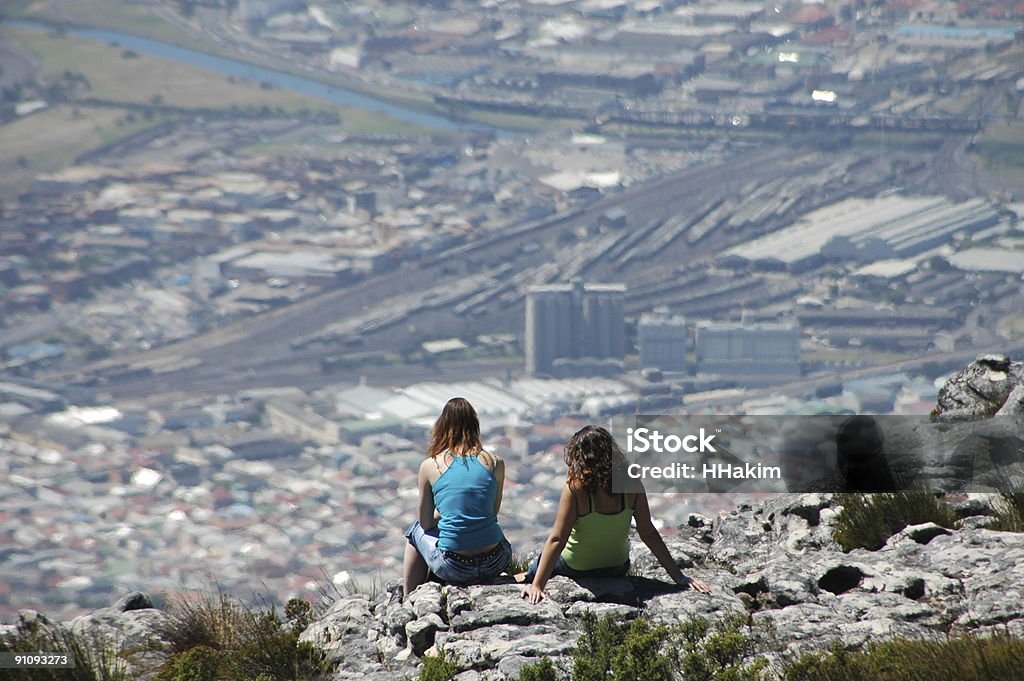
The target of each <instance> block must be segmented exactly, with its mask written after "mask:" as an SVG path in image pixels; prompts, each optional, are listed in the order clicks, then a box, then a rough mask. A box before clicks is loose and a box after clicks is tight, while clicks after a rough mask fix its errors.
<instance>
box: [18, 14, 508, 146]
mask: <svg viewBox="0 0 1024 681" xmlns="http://www.w3.org/2000/svg"><path fill="white" fill-rule="evenodd" d="M0 25H7V26H13V27H16V28H27V29H31V30H36V31H55V30H58V29H59V30H62V31H65V32H66V33H67V34H68V35H74V36H78V37H81V38H86V39H88V40H96V41H99V42H104V43H108V44H116V45H118V46H120V47H123V48H125V49H128V50H132V51H134V52H138V53H141V54H148V55H150V56H153V57H159V58H160V59H167V60H169V61H174V62H178V63H180V64H187V65H189V66H196V67H199V68H202V69H206V70H208V71H214V72H217V73H222V74H224V75H226V76H232V77H235V78H243V79H246V80H251V81H255V82H258V83H267V84H269V85H272V86H274V87H276V88H280V89H281V90H287V91H289V92H295V93H298V94H302V95H307V96H309V97H316V98H317V99H323V100H326V101H329V102H334V103H335V104H341V105H343V106H349V107H353V108H356V109H362V110H364V111H371V112H374V113H381V114H384V115H386V116H390V117H391V118H394V119H396V120H399V121H402V122H405V123H411V124H413V125H418V126H422V127H426V128H434V129H437V130H442V131H479V132H492V133H500V132H505V131H501V130H499V129H498V128H494V127H491V126H486V125H482V124H479V123H469V122H466V121H460V120H456V119H453V118H447V117H445V116H442V115H439V114H434V113H430V112H427V111H421V110H418V109H414V108H411V107H406V106H402V105H401V104H397V103H395V102H390V101H387V100H384V99H381V98H379V97H374V96H373V95H368V94H365V93H362V92H356V91H354V90H349V89H346V88H344V87H339V86H337V85H329V84H327V83H322V82H320V81H317V80H314V79H312V78H305V77H303V76H296V75H293V74H290V73H284V72H282V71H277V70H275V69H271V68H266V67H263V66H257V65H255V64H250V63H248V62H244V61H241V60H238V59H230V58H228V57H221V56H218V55H215V54H210V53H208V52H203V51H201V50H194V49H191V48H188V47H181V46H179V45H172V44H170V43H164V42H160V41H159V40H153V39H152V38H143V37H141V36H137V35H132V34H130V33H120V32H118V31H110V30H107V29H99V28H84V27H80V26H60V27H57V26H51V25H48V24H45V23H41V22H36V21H26V20H20V19H18V20H7V21H3V22H0Z"/></svg>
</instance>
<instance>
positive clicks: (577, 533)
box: [562, 494, 633, 570]
mask: <svg viewBox="0 0 1024 681" xmlns="http://www.w3.org/2000/svg"><path fill="white" fill-rule="evenodd" d="M622 505H623V506H625V505H626V495H625V494H623V495H622ZM632 518H633V509H631V508H623V509H622V510H621V511H619V512H618V513H599V512H598V511H597V508H596V507H595V506H594V495H593V494H591V495H590V513H588V514H586V515H582V516H578V517H577V518H576V522H575V523H574V524H573V526H572V531H571V532H570V533H569V540H568V541H566V543H565V548H564V549H562V560H564V561H565V563H566V565H568V566H569V567H571V568H572V569H573V570H596V569H597V568H606V567H616V566H619V565H622V564H624V563H625V562H626V561H627V560H629V522H630V520H631V519H632Z"/></svg>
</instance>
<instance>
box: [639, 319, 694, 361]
mask: <svg viewBox="0 0 1024 681" xmlns="http://www.w3.org/2000/svg"><path fill="white" fill-rule="evenodd" d="M637 345H638V346H639V348H638V349H639V352H640V368H641V369H660V370H662V371H686V320H685V319H684V318H683V317H682V315H670V314H668V313H667V312H660V311H655V312H653V313H649V314H645V315H642V316H641V317H640V322H639V323H638V324H637Z"/></svg>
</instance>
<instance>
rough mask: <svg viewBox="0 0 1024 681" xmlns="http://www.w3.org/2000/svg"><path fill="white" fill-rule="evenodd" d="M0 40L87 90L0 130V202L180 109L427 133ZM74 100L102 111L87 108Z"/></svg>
mask: <svg viewBox="0 0 1024 681" xmlns="http://www.w3.org/2000/svg"><path fill="white" fill-rule="evenodd" d="M3 37H4V38H5V39H9V40H13V41H15V42H17V43H19V44H21V45H23V46H24V47H25V48H26V49H28V50H29V51H30V52H31V53H32V54H33V55H34V56H35V57H36V58H37V59H38V60H39V63H40V66H41V74H40V76H41V78H42V80H43V81H45V82H48V83H51V84H52V83H57V82H61V81H62V80H64V77H65V75H66V74H73V75H75V76H81V77H82V78H84V79H85V81H86V82H87V83H88V87H87V89H85V90H84V91H77V92H70V93H68V96H69V97H70V101H68V102H67V103H63V104H52V103H51V104H52V105H51V107H50V108H49V109H48V110H46V111H41V112H38V113H35V114H31V115H29V116H26V117H25V118H22V119H17V120H15V121H12V122H10V123H8V124H6V125H3V126H0V177H2V181H0V184H2V186H0V193H2V194H5V195H11V194H13V193H16V192H17V190H19V189H20V188H24V187H25V186H27V184H28V183H29V182H31V180H32V178H33V177H34V176H35V175H36V174H38V173H40V172H50V171H56V170H60V169H61V168H64V167H66V166H68V165H69V164H71V163H72V162H73V161H74V160H75V159H76V158H77V157H78V156H80V155H81V154H83V153H85V152H88V151H90V150H93V149H96V148H99V147H101V146H104V145H106V144H110V143H112V142H116V141H118V140H120V139H124V138H125V137H128V136H129V135H132V134H135V133H137V132H139V131H140V130H143V129H145V128H146V127H148V126H151V125H155V124H157V123H161V122H164V121H166V120H167V118H168V117H173V116H175V115H181V113H180V112H181V111H182V110H186V111H188V110H193V111H196V112H197V113H199V112H206V111H217V110H223V111H224V112H225V113H229V112H231V111H238V110H248V111H257V110H262V109H264V107H266V108H268V109H270V110H271V111H273V112H275V113H276V114H279V115H280V114H283V115H294V114H300V113H317V112H327V113H333V114H337V115H338V116H340V117H341V126H340V128H341V129H342V130H344V131H346V132H350V133H354V134H408V135H417V134H423V135H426V134H431V133H432V132H435V131H432V130H429V129H426V128H421V127H417V126H413V125H410V124H407V123H403V122H400V121H397V120H395V119H393V118H389V117H387V116H383V115H381V114H378V113H373V112H367V111H363V110H360V109H353V108H349V107H342V106H338V105H336V104H333V103H331V102H325V101H323V100H319V99H315V98H312V97H305V96H302V95H298V94H293V93H290V92H283V91H281V90H276V89H267V88H264V87H261V86H260V85H259V84H258V83H252V82H248V81H242V80H236V81H234V82H232V79H229V78H228V77H226V76H224V75H222V74H219V73H214V72H210V71H206V70H203V69H199V68H195V67H191V66H187V65H183V64H178V63H176V62H170V61H166V60H162V59H157V58H154V57H150V56H147V55H139V54H134V53H130V52H126V51H125V50H123V49H122V48H120V47H116V46H111V45H107V44H104V43H99V42H95V41H90V40H86V39H83V38H77V37H74V36H69V35H63V34H59V33H57V32H44V31H38V30H32V29H20V28H19V29H12V28H5V29H3ZM82 99H86V100H99V101H102V102H103V103H105V104H107V105H105V106H95V105H90V104H89V103H88V102H82V101H80V100H82ZM76 100H77V101H76ZM118 105H125V106H126V107H130V106H138V105H146V106H148V107H150V112H149V113H147V114H146V115H142V114H141V113H140V112H139V111H137V110H136V111H134V112H133V111H131V110H130V109H129V108H119V106H118Z"/></svg>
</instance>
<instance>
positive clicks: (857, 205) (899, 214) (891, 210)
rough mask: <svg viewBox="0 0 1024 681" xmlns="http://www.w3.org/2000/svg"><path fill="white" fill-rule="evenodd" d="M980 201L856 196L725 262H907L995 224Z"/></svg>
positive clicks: (794, 266)
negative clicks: (736, 259) (957, 201)
mask: <svg viewBox="0 0 1024 681" xmlns="http://www.w3.org/2000/svg"><path fill="white" fill-rule="evenodd" d="M999 219H1000V218H999V213H998V212H997V211H996V209H995V207H994V206H993V205H992V204H991V203H990V202H988V201H986V200H984V199H972V200H970V201H964V202H962V203H954V202H952V201H950V200H949V199H947V198H946V197H943V196H924V197H908V196H896V195H894V196H885V197H876V198H871V199H863V198H854V199H847V200H845V201H840V202H839V203H834V204H832V205H830V206H826V207H824V208H821V209H819V210H816V211H813V212H811V213H808V214H807V215H805V216H804V217H803V218H802V219H800V220H799V221H797V222H796V223H794V224H792V225H790V226H789V227H786V228H784V229H781V230H778V231H776V232H772V233H771V234H768V235H766V236H763V237H761V238H759V239H755V240H753V241H749V242H747V243H745V244H740V245H739V246H736V247H734V248H731V249H729V250H728V251H726V252H725V254H724V256H723V257H724V258H726V259H729V258H740V259H741V260H742V261H747V262H754V263H760V264H761V265H763V266H768V267H773V268H778V267H783V268H785V269H787V270H789V271H791V272H800V271H805V270H808V269H812V268H814V267H816V266H818V265H820V264H822V263H823V262H825V261H826V260H847V261H856V262H878V261H880V260H890V259H897V258H911V257H914V256H917V255H920V254H922V253H925V252H926V251H929V250H931V249H934V248H937V247H938V246H943V245H945V244H948V243H950V242H951V241H952V240H953V238H954V236H955V235H956V234H973V233H976V232H979V231H981V230H983V229H986V228H988V227H992V226H994V225H996V224H998V222H999Z"/></svg>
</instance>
